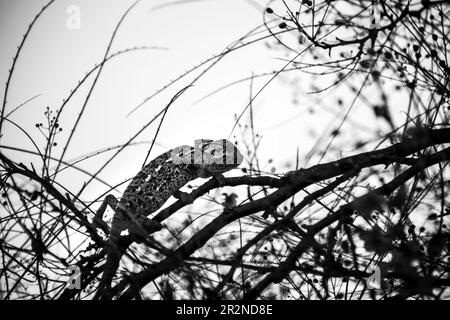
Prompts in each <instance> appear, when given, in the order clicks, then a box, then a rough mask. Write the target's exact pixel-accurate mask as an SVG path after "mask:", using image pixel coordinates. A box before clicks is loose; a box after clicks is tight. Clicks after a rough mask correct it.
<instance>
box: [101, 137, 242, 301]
mask: <svg viewBox="0 0 450 320" xmlns="http://www.w3.org/2000/svg"><path fill="white" fill-rule="evenodd" d="M242 160H243V156H242V154H241V153H240V151H239V149H238V148H237V147H236V145H235V144H233V143H232V142H230V141H228V140H226V139H219V140H215V141H213V140H211V139H198V140H195V141H194V147H191V146H187V145H183V146H180V147H176V148H174V149H172V150H169V151H167V152H165V153H163V154H161V155H160V156H158V157H156V158H155V159H153V160H152V161H150V162H149V163H148V164H147V165H145V166H144V167H143V168H142V169H141V171H140V172H139V173H138V174H137V175H136V176H135V177H134V178H133V179H132V180H131V182H130V183H129V185H128V186H127V188H126V189H125V191H124V193H123V194H122V197H121V199H120V201H119V200H117V199H116V198H115V197H114V196H113V195H107V196H106V197H105V199H104V201H103V203H102V204H101V206H100V207H99V209H98V211H97V213H96V216H95V218H94V221H97V222H99V221H100V222H101V223H103V224H104V222H103V221H102V219H103V218H102V217H103V212H104V211H105V210H106V207H107V206H108V205H109V206H110V207H111V208H112V209H113V210H114V215H113V218H112V222H111V228H110V234H109V238H108V241H107V243H106V247H105V249H106V262H105V264H104V265H103V273H102V277H101V279H100V283H99V286H98V288H97V291H96V294H95V296H94V299H110V298H112V292H111V283H112V279H113V277H114V275H115V273H116V271H117V269H118V267H119V264H120V260H121V258H122V256H123V255H124V254H125V252H126V250H127V248H128V246H129V245H130V244H131V243H127V244H125V245H123V244H120V240H121V233H122V232H123V231H125V230H128V233H129V234H130V237H131V239H132V241H134V242H138V243H140V242H142V241H143V240H145V238H146V237H147V236H148V235H150V234H151V233H154V232H157V231H159V230H161V229H162V228H163V226H162V225H161V224H160V223H159V222H157V221H154V220H151V219H149V218H147V216H148V215H150V214H151V213H153V212H155V211H156V210H158V209H159V208H160V207H161V206H162V205H163V204H164V203H165V202H166V201H167V200H168V199H169V198H170V197H171V196H174V197H175V198H179V199H183V198H184V197H186V196H187V194H186V193H184V192H182V191H180V188H181V187H183V186H184V185H185V184H186V183H187V182H189V181H191V180H194V179H196V178H209V177H213V178H215V179H217V180H218V181H219V184H221V181H222V179H223V176H222V173H224V172H226V171H229V170H231V169H233V168H236V167H238V166H239V165H240V164H241V163H242Z"/></svg>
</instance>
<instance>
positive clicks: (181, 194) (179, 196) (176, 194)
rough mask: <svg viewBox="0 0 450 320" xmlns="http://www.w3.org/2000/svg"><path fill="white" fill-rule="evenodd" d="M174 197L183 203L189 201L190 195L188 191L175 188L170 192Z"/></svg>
mask: <svg viewBox="0 0 450 320" xmlns="http://www.w3.org/2000/svg"><path fill="white" fill-rule="evenodd" d="M172 195H173V196H174V197H175V198H177V199H179V200H180V201H181V202H183V203H190V202H192V201H191V196H190V194H189V193H187V192H183V191H180V190H176V191H175V192H174V193H173V194H172Z"/></svg>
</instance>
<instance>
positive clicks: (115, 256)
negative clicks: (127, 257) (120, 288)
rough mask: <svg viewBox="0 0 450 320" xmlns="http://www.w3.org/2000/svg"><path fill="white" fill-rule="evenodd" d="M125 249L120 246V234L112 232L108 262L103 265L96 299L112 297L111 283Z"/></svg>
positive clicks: (108, 249) (108, 247) (107, 256)
mask: <svg viewBox="0 0 450 320" xmlns="http://www.w3.org/2000/svg"><path fill="white" fill-rule="evenodd" d="M124 250H125V249H124V248H122V247H120V246H119V235H118V234H115V233H111V237H110V239H109V242H108V245H107V248H106V262H105V264H104V266H103V274H102V278H101V279H100V284H99V285H98V288H97V292H96V293H95V296H94V298H93V299H94V300H98V299H102V300H104V299H111V298H112V297H111V283H112V280H113V278H114V275H115V273H116V270H117V269H118V268H119V264H120V259H121V257H122V255H123V251H124Z"/></svg>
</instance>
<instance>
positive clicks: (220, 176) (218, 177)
mask: <svg viewBox="0 0 450 320" xmlns="http://www.w3.org/2000/svg"><path fill="white" fill-rule="evenodd" d="M213 178H214V179H215V180H216V181H217V182H218V183H219V187H223V186H224V185H225V177H224V176H223V174H215V175H213Z"/></svg>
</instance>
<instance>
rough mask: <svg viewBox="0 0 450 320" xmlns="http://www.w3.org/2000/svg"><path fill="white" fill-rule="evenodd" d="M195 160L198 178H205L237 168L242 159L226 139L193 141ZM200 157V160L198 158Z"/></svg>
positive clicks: (233, 145)
mask: <svg viewBox="0 0 450 320" xmlns="http://www.w3.org/2000/svg"><path fill="white" fill-rule="evenodd" d="M195 149H196V150H197V151H198V152H196V156H194V157H195V158H196V159H195V160H196V161H195V164H194V165H195V166H196V168H197V169H198V170H199V176H200V177H202V178H207V177H210V176H213V175H216V174H220V173H223V172H226V171H228V170H231V169H233V168H236V167H237V166H239V165H240V164H241V163H242V161H243V159H244V157H243V156H242V154H241V152H240V151H239V149H238V148H237V147H236V145H235V144H234V143H232V142H230V141H228V140H227V139H219V140H215V141H213V140H210V139H199V140H195ZM200 156H201V159H199V157H200Z"/></svg>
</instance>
